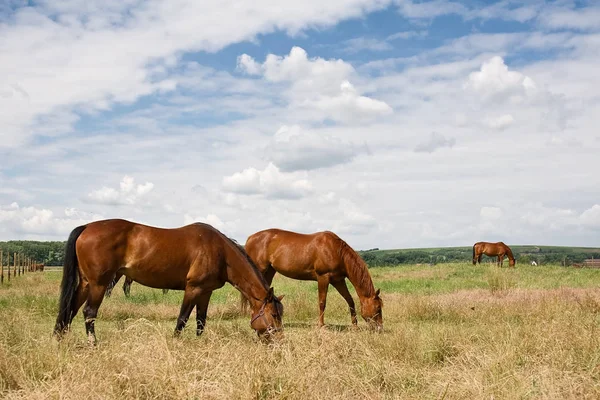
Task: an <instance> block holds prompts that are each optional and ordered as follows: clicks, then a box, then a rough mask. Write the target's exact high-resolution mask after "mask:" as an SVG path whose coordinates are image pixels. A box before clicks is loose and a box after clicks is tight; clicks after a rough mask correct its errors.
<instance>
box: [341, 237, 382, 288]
mask: <svg viewBox="0 0 600 400" xmlns="http://www.w3.org/2000/svg"><path fill="white" fill-rule="evenodd" d="M342 259H343V260H344V266H345V267H346V274H347V275H348V279H349V280H350V282H351V283H352V286H354V289H355V290H356V294H358V297H360V298H361V299H362V298H365V297H372V296H373V295H375V286H373V281H372V280H371V275H370V274H369V270H368V269H367V264H365V262H364V261H363V259H362V258H360V256H359V255H358V254H356V252H355V251H354V250H352V249H351V248H350V246H348V245H347V244H346V243H344V244H342Z"/></svg>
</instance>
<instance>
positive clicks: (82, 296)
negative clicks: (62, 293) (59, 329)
mask: <svg viewBox="0 0 600 400" xmlns="http://www.w3.org/2000/svg"><path fill="white" fill-rule="evenodd" d="M88 292H89V287H88V284H87V282H83V281H80V282H79V285H78V286H77V293H76V295H75V304H74V307H73V314H71V316H70V317H69V322H68V324H67V326H69V325H71V322H73V318H75V316H76V315H77V312H78V311H79V309H80V308H81V306H82V305H83V303H85V301H86V300H87V297H88Z"/></svg>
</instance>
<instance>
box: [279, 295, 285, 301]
mask: <svg viewBox="0 0 600 400" xmlns="http://www.w3.org/2000/svg"><path fill="white" fill-rule="evenodd" d="M284 297H285V294H282V295H281V296H279V297H277V300H279V301H280V302H281V299H283V298H284Z"/></svg>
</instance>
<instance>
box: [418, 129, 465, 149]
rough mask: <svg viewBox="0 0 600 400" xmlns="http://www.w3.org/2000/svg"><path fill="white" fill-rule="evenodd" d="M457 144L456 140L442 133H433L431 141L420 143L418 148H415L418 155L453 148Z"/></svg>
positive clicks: (430, 137) (430, 136)
mask: <svg viewBox="0 0 600 400" xmlns="http://www.w3.org/2000/svg"><path fill="white" fill-rule="evenodd" d="M455 144H456V139H455V138H453V137H451V138H446V137H445V136H444V135H442V134H441V133H437V132H431V135H429V139H428V140H427V141H426V142H422V143H419V144H418V145H417V147H415V151H416V152H417V153H433V152H434V151H436V150H438V149H441V148H444V147H448V148H452V147H453V146H454V145H455Z"/></svg>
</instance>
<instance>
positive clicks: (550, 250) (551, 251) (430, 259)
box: [0, 240, 600, 267]
mask: <svg viewBox="0 0 600 400" xmlns="http://www.w3.org/2000/svg"><path fill="white" fill-rule="evenodd" d="M0 249H2V250H3V252H4V265H6V264H7V257H8V259H9V261H8V262H9V263H10V264H11V265H12V263H13V261H14V260H13V255H14V253H19V254H23V255H25V256H28V257H30V258H32V259H34V260H37V261H38V262H42V263H44V264H45V265H48V266H62V265H63V261H64V250H65V242H64V241H56V242H40V241H33V240H11V241H7V242H0ZM512 250H513V253H514V255H515V257H516V259H517V263H518V264H529V263H531V262H532V261H535V262H536V263H537V264H538V265H539V264H564V265H571V264H573V263H581V262H583V260H585V259H589V258H596V259H600V249H590V248H587V249H585V248H577V247H552V246H513V247H512ZM472 251H473V250H472V248H471V247H446V248H438V249H407V250H380V249H378V248H374V249H369V250H361V251H358V254H360V256H361V257H362V258H363V260H365V262H366V263H367V265H368V266H369V267H381V266H392V265H401V264H438V263H444V262H470V261H471V259H472ZM484 259H485V256H484Z"/></svg>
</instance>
